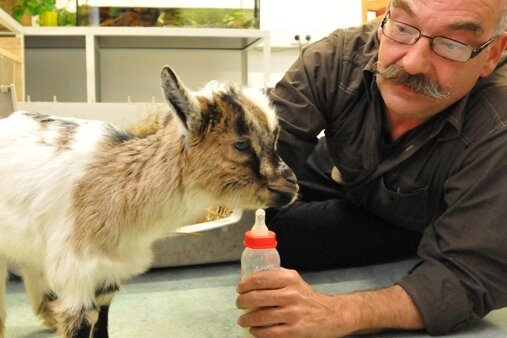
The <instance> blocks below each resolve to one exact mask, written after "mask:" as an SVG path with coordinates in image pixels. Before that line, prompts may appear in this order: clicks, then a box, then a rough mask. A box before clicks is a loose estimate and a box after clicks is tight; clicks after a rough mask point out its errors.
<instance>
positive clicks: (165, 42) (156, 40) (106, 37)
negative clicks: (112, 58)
mask: <svg viewBox="0 0 507 338" xmlns="http://www.w3.org/2000/svg"><path fill="white" fill-rule="evenodd" d="M23 34H24V35H25V36H26V37H27V38H28V39H27V41H28V42H29V45H27V47H30V48H37V47H45V43H50V44H51V46H54V47H58V45H54V42H55V39H54V38H56V37H57V38H59V39H65V38H66V39H67V41H72V40H73V39H76V38H77V39H78V40H79V37H86V36H93V37H96V38H97V39H98V42H99V43H100V47H105V48H182V49H230V50H243V49H246V48H249V47H250V46H253V45H255V44H257V43H259V42H261V41H265V40H266V39H267V38H268V37H269V32H267V31H263V30H258V29H227V28H173V27H167V28H166V27H26V28H25V29H24V30H23ZM61 47H66V42H65V41H63V42H62V43H61Z"/></svg>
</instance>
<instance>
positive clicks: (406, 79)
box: [374, 64, 451, 99]
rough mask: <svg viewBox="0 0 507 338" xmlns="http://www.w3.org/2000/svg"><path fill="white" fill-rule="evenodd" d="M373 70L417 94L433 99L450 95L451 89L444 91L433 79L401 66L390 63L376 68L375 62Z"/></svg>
mask: <svg viewBox="0 0 507 338" xmlns="http://www.w3.org/2000/svg"><path fill="white" fill-rule="evenodd" d="M374 70H375V74H378V75H380V76H382V77H383V78H384V79H388V80H394V81H395V82H396V83H398V84H403V85H407V86H409V87H410V88H411V89H412V90H413V91H415V92H416V93H418V94H423V95H426V96H428V97H431V98H434V99H445V98H446V97H449V95H451V90H448V91H446V92H444V91H443V90H442V88H440V86H439V85H438V83H436V82H435V81H432V80H430V79H428V78H427V77H426V76H424V75H422V74H416V75H412V74H409V73H407V72H406V71H405V69H404V68H403V67H402V66H398V65H391V66H389V67H387V68H386V69H378V66H377V64H375V69H374Z"/></svg>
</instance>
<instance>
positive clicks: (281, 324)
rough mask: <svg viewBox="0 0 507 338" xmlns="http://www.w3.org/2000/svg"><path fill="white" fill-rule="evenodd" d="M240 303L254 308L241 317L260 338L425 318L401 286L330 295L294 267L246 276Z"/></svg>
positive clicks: (410, 324)
mask: <svg viewBox="0 0 507 338" xmlns="http://www.w3.org/2000/svg"><path fill="white" fill-rule="evenodd" d="M237 291H238V293H239V296H238V298H237V299H236V306H237V307H238V308H239V309H248V310H252V311H250V312H248V313H245V314H243V315H242V316H240V317H239V318H238V324H239V325H240V326H242V327H251V329H250V332H251V333H252V335H254V336H255V337H259V338H267V337H270V338H271V337H273V338H275V337H276V338H311V337H315V338H327V337H329V338H336V337H343V336H346V335H349V334H352V333H356V334H358V333H367V332H374V331H378V330H381V329H385V328H404V329H420V328H422V321H421V318H420V315H419V313H418V312H417V309H416V307H415V305H414V304H413V302H412V300H411V299H410V297H409V296H408V294H407V293H406V292H405V291H404V290H403V289H402V288H401V287H400V286H398V285H395V286H392V287H390V288H387V289H382V290H376V291H365V292H357V293H352V294H347V295H338V296H327V295H324V294H321V293H318V292H316V291H315V290H313V289H312V288H311V287H310V286H309V285H308V284H307V283H306V282H305V281H304V280H303V279H302V278H301V276H300V275H299V274H298V273H297V272H296V271H293V270H287V269H280V270H279V271H265V272H258V273H255V274H253V275H252V276H251V277H249V278H246V279H244V280H242V281H241V282H240V283H239V284H238V286H237Z"/></svg>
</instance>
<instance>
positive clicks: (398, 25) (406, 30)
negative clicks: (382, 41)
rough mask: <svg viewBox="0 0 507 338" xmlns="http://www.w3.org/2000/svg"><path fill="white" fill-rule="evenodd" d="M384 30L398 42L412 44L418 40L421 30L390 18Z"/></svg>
mask: <svg viewBox="0 0 507 338" xmlns="http://www.w3.org/2000/svg"><path fill="white" fill-rule="evenodd" d="M382 32H383V33H384V34H385V35H386V36H387V37H388V38H390V39H393V40H394V41H396V42H399V43H403V44H407V45H411V44H413V43H415V42H416V41H417V39H418V38H419V35H420V32H419V31H418V30H417V29H416V28H415V27H412V26H409V25H407V24H404V23H402V22H398V21H396V20H391V19H388V20H387V21H386V23H385V24H384V27H383V29H382Z"/></svg>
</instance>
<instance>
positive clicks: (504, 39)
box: [481, 33, 507, 77]
mask: <svg viewBox="0 0 507 338" xmlns="http://www.w3.org/2000/svg"><path fill="white" fill-rule="evenodd" d="M506 49H507V33H503V34H500V35H499V36H498V38H497V39H496V41H495V42H493V44H492V45H491V47H490V48H489V51H488V58H487V59H486V61H485V62H484V65H483V66H482V72H481V76H482V77H485V76H488V75H490V74H491V73H492V72H493V71H494V70H495V68H496V65H497V64H498V61H500V57H501V56H502V53H503V52H504V51H505V50H506Z"/></svg>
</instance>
